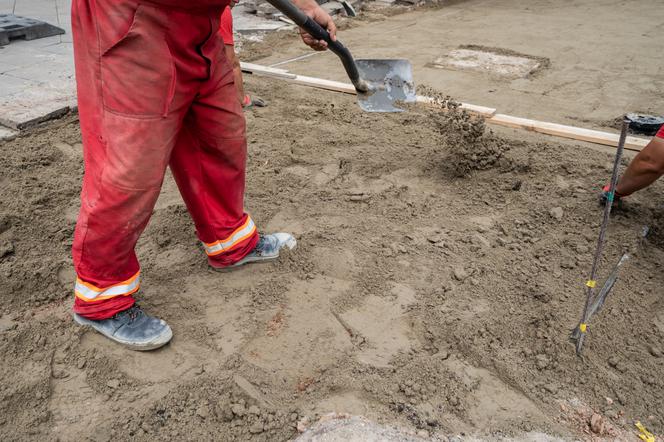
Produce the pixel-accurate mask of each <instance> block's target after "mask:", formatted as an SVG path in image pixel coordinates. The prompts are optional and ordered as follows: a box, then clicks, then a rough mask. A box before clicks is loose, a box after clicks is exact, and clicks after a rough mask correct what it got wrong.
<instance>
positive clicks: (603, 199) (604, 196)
mask: <svg viewBox="0 0 664 442" xmlns="http://www.w3.org/2000/svg"><path fill="white" fill-rule="evenodd" d="M610 188H611V185H610V184H607V185H606V186H604V187H602V193H600V194H599V202H600V204H602V205H605V204H606V203H607V202H608V201H609V193H610V192H609V190H610ZM626 196H627V195H623V194H622V193H620V192H618V191H617V190H616V191H615V192H613V205H614V206H617V205H618V204H620V202H621V201H622V199H623V198H625V197H626Z"/></svg>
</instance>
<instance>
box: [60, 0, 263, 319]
mask: <svg viewBox="0 0 664 442" xmlns="http://www.w3.org/2000/svg"><path fill="white" fill-rule="evenodd" d="M220 12H221V10H220V9H219V10H217V11H208V13H205V14H200V15H196V14H193V13H189V12H182V11H175V10H168V9H164V8H158V7H155V6H152V5H149V4H140V3H138V2H135V1H130V0H75V1H74V2H73V5H72V27H73V34H74V55H75V62H76V76H77V84H78V97H79V112H80V119H81V129H82V133H83V144H84V158H85V176H84V179H83V190H82V193H81V212H80V216H79V220H78V222H77V226H76V231H75V235H74V245H73V256H74V265H75V267H76V272H77V274H78V278H77V282H76V287H75V294H76V299H75V304H74V311H75V312H77V313H79V314H81V315H82V316H85V317H88V318H90V319H104V318H108V317H111V316H113V315H114V314H115V313H117V312H119V311H122V310H125V309H127V308H129V307H130V306H131V305H132V304H133V303H134V300H133V298H132V294H133V293H134V292H136V290H138V287H139V265H138V260H137V259H136V255H135V253H134V247H135V245H136V242H137V240H138V238H139V236H140V234H141V233H142V231H143V229H144V228H145V226H146V224H147V222H148V220H149V218H150V214H151V213H152V210H153V208H154V204H155V202H156V199H157V197H158V195H159V190H160V188H161V184H162V181H163V176H164V171H165V168H166V166H167V164H168V162H169V161H170V158H171V151H172V149H173V147H174V145H175V144H176V140H178V139H179V140H180V141H179V143H180V145H182V143H183V141H182V140H184V139H185V138H186V137H183V136H180V131H181V128H182V121H183V119H184V118H185V116H186V117H187V120H188V122H191V120H192V118H195V117H197V114H196V112H193V111H192V112H190V111H189V110H190V107H191V103H192V101H193V100H194V97H196V95H197V94H198V93H199V91H200V90H202V87H203V86H205V85H207V84H208V83H209V82H210V80H211V79H209V65H208V60H206V59H205V58H203V57H201V56H200V55H199V52H198V50H199V48H200V47H208V48H212V47H214V46H215V45H216V43H215V39H218V36H217V32H216V27H215V28H214V31H211V29H212V28H211V26H212V25H213V23H212V22H211V20H210V17H219V13H220ZM216 26H218V19H217V21H216ZM206 40H207V43H206ZM203 43H205V44H203ZM204 52H205V51H204ZM217 84H218V83H217ZM210 90H212V88H210ZM215 90H217V89H216V88H215ZM208 94H209V92H208ZM223 101H224V99H223V97H216V100H215V101H214V102H213V103H212V104H210V105H215V103H216V102H218V103H216V104H218V105H220V106H221V108H224V106H223ZM227 101H228V102H229V103H231V102H232V103H235V102H236V101H237V100H236V99H235V94H233V93H229V94H228V95H227ZM219 103H221V104H219ZM219 133H221V134H222V135H223V131H221V130H218V131H217V132H213V133H212V135H213V136H215V135H218V134H219ZM242 133H243V132H242ZM235 135H237V130H235V132H234V135H233V136H232V137H230V138H234V137H235ZM194 138H195V139H199V138H198V137H194ZM236 144H237V143H236ZM214 145H216V146H219V145H220V144H219V143H216V144H214ZM193 152H195V150H194V151H192V153H193ZM236 165H237V164H236ZM216 171H217V169H216V168H214V169H211V170H210V171H209V172H216ZM238 173H239V172H238V171H236V172H235V175H237V174H238ZM241 174H242V176H243V174H244V168H242V170H241ZM235 175H233V174H232V173H231V174H229V175H228V176H229V177H230V178H231V183H230V185H234V184H235V181H237V179H235V181H233V176H235ZM223 179H224V177H223V176H222V179H221V180H216V179H214V178H210V179H208V180H207V181H206V182H210V181H214V182H217V183H220V184H219V186H220V187H221V188H222V189H226V190H225V191H222V192H221V194H223V195H225V194H226V193H224V192H227V193H229V194H232V195H236V192H237V190H236V189H231V188H229V187H228V185H227V184H226V183H225V182H223ZM194 181H195V180H194ZM204 181H205V180H204ZM200 190H201V189H196V191H200ZM240 192H242V190H240ZM218 196H219V195H218V193H217V192H211V193H210V194H209V195H206V197H205V198H206V199H207V198H215V197H218ZM240 199H241V198H240ZM232 201H237V198H223V201H222V203H220V204H216V203H215V202H213V204H211V205H210V208H209V210H212V211H214V210H216V208H217V207H219V210H222V211H223V210H225V209H227V208H228V206H229V204H231V202H232ZM194 207H197V206H196V205H195V204H194ZM234 210H235V211H234V212H232V211H231V212H232V213H233V214H236V213H237V212H238V209H237V208H235V209H234ZM224 213H226V212H224ZM194 216H195V217H196V215H194ZM213 218H214V217H213ZM231 218H232V217H231V216H226V217H224V218H223V219H224V221H225V222H231V221H235V222H236V224H241V223H242V222H244V221H246V220H248V217H247V216H245V215H244V214H242V216H240V217H239V218H238V219H237V220H232V219H231ZM208 221H209V220H208ZM216 222H218V219H217V218H214V219H213V221H210V222H209V224H210V225H211V226H213V228H216V224H215V223H216ZM197 225H198V221H197ZM230 228H231V229H232V228H234V227H233V226H231V227H230ZM245 228H246V226H245ZM218 230H219V231H220V232H222V233H223V232H224V231H225V230H224V229H223V228H218ZM236 230H237V229H236ZM240 230H241V229H240ZM238 231H239V230H238ZM206 234H207V233H201V239H203V240H204V241H205V239H204V238H207V237H206V236H205V235H206ZM233 238H235V237H233ZM221 239H226V238H225V237H221ZM235 239H237V238H235ZM214 241H217V239H215V240H214ZM214 241H212V242H214ZM206 242H207V241H206ZM250 242H251V239H248V238H245V239H244V240H243V241H241V242H240V243H238V244H235V245H234V248H233V250H232V253H236V254H237V253H239V252H244V253H247V252H248V250H246V249H247V247H246V246H247V244H248V243H250ZM217 246H218V244H217V245H214V246H211V247H217ZM222 255H226V253H222ZM241 258H242V256H239V257H237V258H236V259H241Z"/></svg>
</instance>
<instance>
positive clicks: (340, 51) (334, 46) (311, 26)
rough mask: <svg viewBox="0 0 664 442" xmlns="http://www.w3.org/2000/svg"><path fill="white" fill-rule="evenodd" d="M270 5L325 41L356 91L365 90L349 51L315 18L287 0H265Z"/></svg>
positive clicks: (315, 36) (317, 38) (365, 87)
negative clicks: (339, 60)
mask: <svg viewBox="0 0 664 442" xmlns="http://www.w3.org/2000/svg"><path fill="white" fill-rule="evenodd" d="M267 1H268V3H270V4H271V5H272V6H274V7H275V8H277V9H278V10H279V11H281V12H282V13H283V14H284V15H286V17H288V18H290V19H291V20H293V21H294V22H295V24H296V25H298V26H299V27H301V28H302V29H304V30H305V31H307V32H308V33H309V34H310V35H311V36H312V37H314V38H315V39H316V40H323V41H325V42H326V43H327V47H328V48H329V49H330V50H331V51H332V52H334V53H335V54H337V56H338V57H339V58H340V59H341V63H343V65H344V69H346V74H348V78H350V81H351V82H352V83H353V86H355V89H356V90H357V91H358V92H367V91H368V89H369V88H368V85H367V84H366V82H364V81H362V80H361V79H360V72H359V71H358V70H357V66H356V65H355V60H354V59H353V56H352V55H351V53H350V51H349V50H348V48H346V46H344V45H343V44H342V43H341V42H340V41H339V40H332V38H330V33H329V32H327V30H325V29H323V27H322V26H321V25H319V24H318V23H317V22H316V21H315V20H313V19H312V18H311V17H309V16H307V15H306V14H305V13H304V12H302V10H300V8H298V7H297V6H295V5H294V4H292V3H291V2H290V1H289V0H267Z"/></svg>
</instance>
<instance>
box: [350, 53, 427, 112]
mask: <svg viewBox="0 0 664 442" xmlns="http://www.w3.org/2000/svg"><path fill="white" fill-rule="evenodd" d="M355 62H356V64H357V70H358V71H359V73H360V78H361V79H362V80H363V81H365V82H366V83H367V84H368V86H369V91H368V92H360V93H358V94H357V101H358V104H359V105H360V107H361V108H362V110H364V111H366V112H403V109H400V108H398V107H396V106H395V103H397V102H404V103H413V102H414V101H415V83H414V81H413V68H412V67H411V65H410V62H409V61H408V60H402V59H399V60H368V59H367V60H356V61H355Z"/></svg>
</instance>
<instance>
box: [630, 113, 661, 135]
mask: <svg viewBox="0 0 664 442" xmlns="http://www.w3.org/2000/svg"><path fill="white" fill-rule="evenodd" d="M625 118H627V120H629V128H630V130H631V131H632V132H634V133H637V134H641V135H648V136H652V135H655V134H656V133H657V131H658V130H659V128H660V127H662V125H663V124H664V117H657V116H655V115H644V114H627V115H626V116H625Z"/></svg>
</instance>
